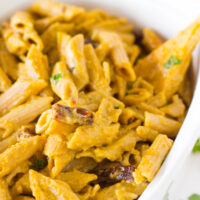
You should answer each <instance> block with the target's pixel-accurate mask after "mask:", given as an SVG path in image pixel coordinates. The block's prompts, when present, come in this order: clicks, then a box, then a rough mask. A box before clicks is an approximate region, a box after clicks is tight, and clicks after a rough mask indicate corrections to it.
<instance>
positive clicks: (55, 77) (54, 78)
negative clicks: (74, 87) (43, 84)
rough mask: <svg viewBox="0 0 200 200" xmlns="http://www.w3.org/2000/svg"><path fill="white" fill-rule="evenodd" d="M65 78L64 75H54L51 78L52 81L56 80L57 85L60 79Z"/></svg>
mask: <svg viewBox="0 0 200 200" xmlns="http://www.w3.org/2000/svg"><path fill="white" fill-rule="evenodd" d="M62 77H64V74H63V73H58V74H54V75H53V76H51V77H50V80H54V83H55V85H56V84H57V83H58V81H59V79H60V78H62Z"/></svg>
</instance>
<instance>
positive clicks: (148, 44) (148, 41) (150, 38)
mask: <svg viewBox="0 0 200 200" xmlns="http://www.w3.org/2000/svg"><path fill="white" fill-rule="evenodd" d="M162 43H163V40H162V39H161V38H160V36H158V35H157V33H155V32H154V31H152V30H151V29H148V28H145V29H144V30H143V40H142V44H143V45H144V47H145V48H146V50H147V51H153V50H154V49H156V48H158V47H159V46H160V45H161V44H162Z"/></svg>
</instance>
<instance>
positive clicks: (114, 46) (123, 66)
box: [93, 30, 136, 81]
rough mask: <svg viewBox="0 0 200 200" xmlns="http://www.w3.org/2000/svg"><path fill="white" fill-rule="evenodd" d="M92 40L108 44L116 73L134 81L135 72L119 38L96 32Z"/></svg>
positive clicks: (107, 33)
mask: <svg viewBox="0 0 200 200" xmlns="http://www.w3.org/2000/svg"><path fill="white" fill-rule="evenodd" d="M93 38H94V39H99V40H100V41H103V42H107V43H108V44H109V46H110V49H111V58H112V60H113V62H114V64H115V67H116V71H117V72H118V73H119V74H120V75H121V76H122V77H124V78H125V79H127V80H129V81H134V80H135V78H136V76H135V72H134V69H133V67H132V66H131V64H130V61H129V58H128V55H127V54H126V51H125V49H124V47H123V43H122V41H121V39H120V38H119V36H118V35H117V34H116V33H113V32H108V31H101V30H96V31H94V33H93Z"/></svg>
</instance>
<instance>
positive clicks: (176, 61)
mask: <svg viewBox="0 0 200 200" xmlns="http://www.w3.org/2000/svg"><path fill="white" fill-rule="evenodd" d="M181 63H182V60H180V59H178V58H177V57H175V56H170V58H169V60H168V61H167V62H166V63H165V64H164V67H165V68H166V69H169V68H170V67H172V66H173V65H179V64H181Z"/></svg>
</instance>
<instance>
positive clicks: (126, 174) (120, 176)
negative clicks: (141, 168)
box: [96, 165, 135, 183]
mask: <svg viewBox="0 0 200 200" xmlns="http://www.w3.org/2000/svg"><path fill="white" fill-rule="evenodd" d="M134 170H135V168H134V167H133V166H132V165H129V166H122V165H119V166H116V167H113V168H105V169H99V170H98V171H97V173H96V174H97V175H98V182H100V183H115V182H119V181H122V180H126V181H132V180H133V176H132V173H133V171H134Z"/></svg>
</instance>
